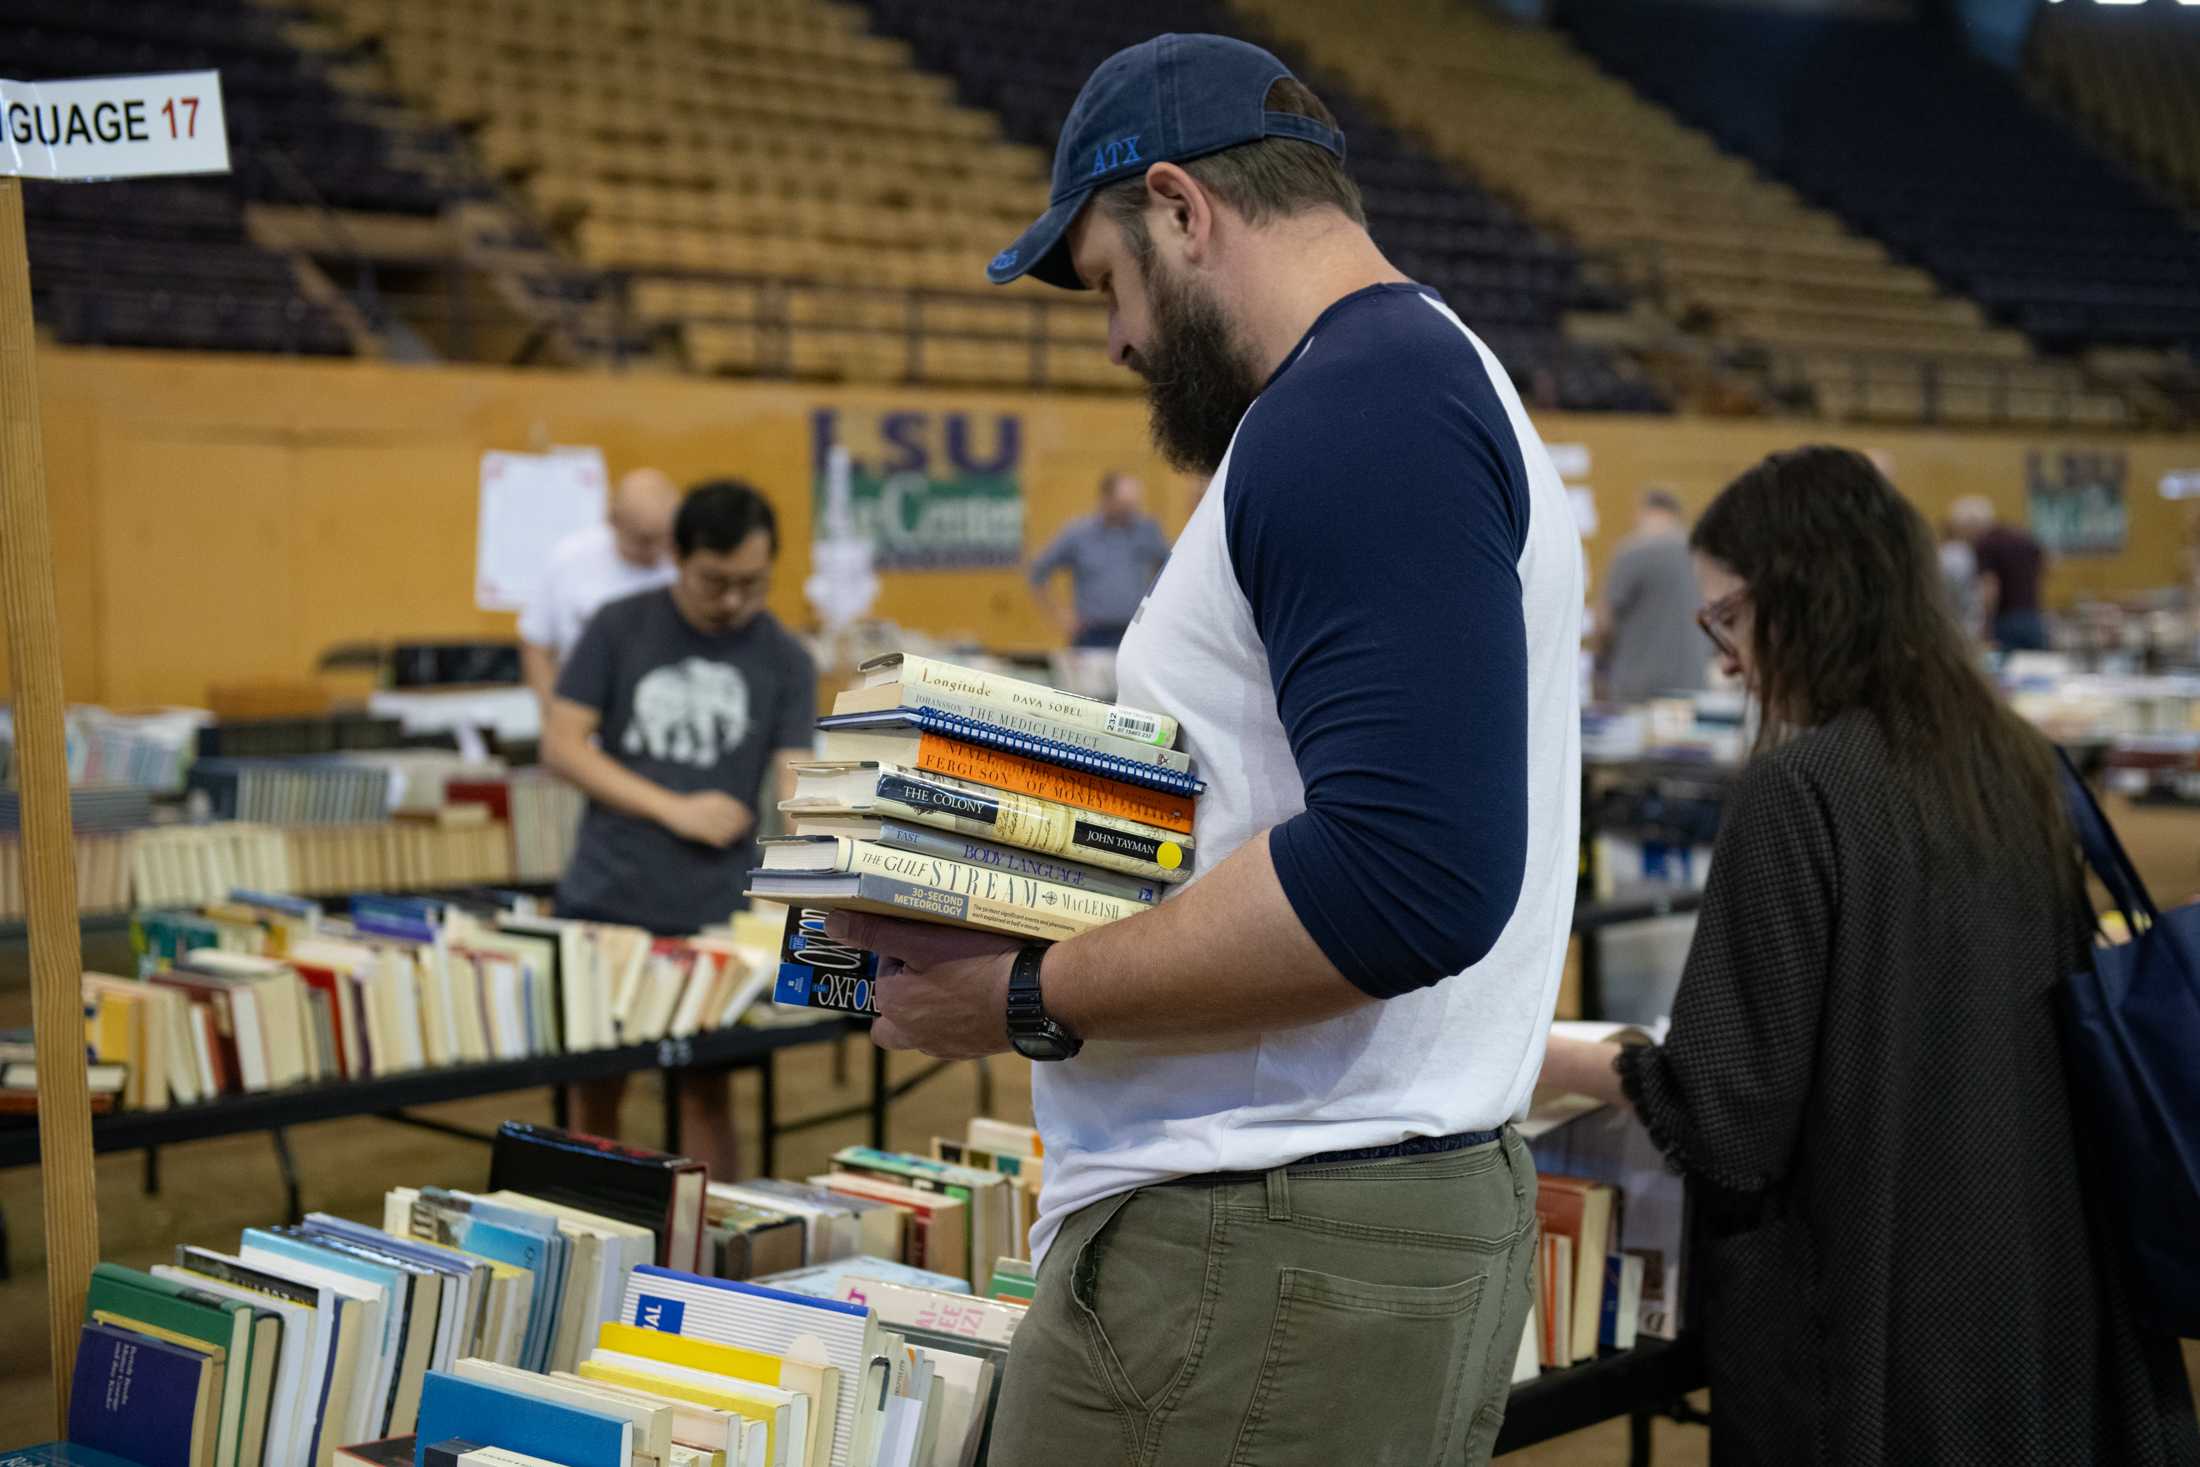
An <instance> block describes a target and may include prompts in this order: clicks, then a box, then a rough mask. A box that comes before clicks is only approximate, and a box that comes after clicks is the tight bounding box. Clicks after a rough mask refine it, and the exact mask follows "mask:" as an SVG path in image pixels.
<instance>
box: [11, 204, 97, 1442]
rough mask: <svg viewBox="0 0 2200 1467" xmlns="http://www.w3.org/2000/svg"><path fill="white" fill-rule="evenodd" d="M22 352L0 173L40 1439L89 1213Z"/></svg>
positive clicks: (55, 681)
mask: <svg viewBox="0 0 2200 1467" xmlns="http://www.w3.org/2000/svg"><path fill="white" fill-rule="evenodd" d="M36 349H37V337H36V334H35V333H34V332H33V330H32V327H31V276H30V260H29V257H28V256H27V255H26V253H25V251H24V245H23V185H22V184H21V182H20V181H18V180H16V179H13V178H0V435H4V436H0V606H4V607H5V609H6V613H7V622H8V661H9V671H10V675H11V677H12V679H13V688H14V694H13V701H14V705H15V761H16V782H17V784H18V785H19V786H20V787H21V790H22V799H23V859H22V869H23V899H24V905H23V910H24V914H25V916H26V917H27V918H28V926H29V929H30V953H31V1021H32V1023H33V1024H34V1025H35V1026H36V1028H37V1035H38V1040H37V1042H38V1154H39V1170H40V1173H41V1177H40V1182H41V1192H42V1196H43V1200H44V1203H45V1222H46V1310H47V1318H46V1332H47V1335H48V1337H49V1338H50V1339H51V1340H52V1342H53V1383H54V1435H55V1436H56V1437H65V1436H67V1435H68V1425H69V1422H68V1415H69V1379H70V1376H71V1374H72V1373H73V1372H74V1371H75V1368H76V1338H77V1330H78V1327H79V1325H80V1324H81V1323H82V1321H83V1318H84V1293H85V1290H86V1288H87V1287H88V1286H89V1284H90V1282H91V1274H92V1265H93V1264H94V1263H96V1262H97V1261H98V1259H99V1211H98V1200H97V1196H96V1194H95V1193H94V1191H93V1186H92V1112H91V1100H90V1096H89V1092H88V1090H87V1087H86V1083H85V1071H84V1006H83V981H82V979H83V973H84V966H83V952H82V950H81V948H80V946H79V943H78V933H77V911H76V838H75V835H74V833H73V831H72V829H71V827H70V822H69V764H68V752H67V746H66V743H65V741H64V737H63V734H62V724H61V711H62V700H61V636H60V630H59V627H58V624H57V622H56V620H55V617H54V603H53V532H52V529H51V527H50V526H49V524H48V523H47V517H46V456H45V450H44V448H43V446H42V445H41V443H40V439H39V421H38V363H37V357H36Z"/></svg>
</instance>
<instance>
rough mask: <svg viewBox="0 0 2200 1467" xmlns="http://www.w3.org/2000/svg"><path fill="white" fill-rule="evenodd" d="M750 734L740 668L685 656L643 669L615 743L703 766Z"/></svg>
mask: <svg viewBox="0 0 2200 1467" xmlns="http://www.w3.org/2000/svg"><path fill="white" fill-rule="evenodd" d="M748 735H749V684H748V679H746V678H744V677H743V676H742V675H741V669H739V668H738V667H734V666H732V665H730V664H728V663H724V662H712V661H710V660H709V659H708V658H703V657H689V658H684V659H682V660H681V661H679V662H673V663H667V664H666V665H665V666H663V667H659V668H656V669H653V670H652V671H650V672H648V673H646V674H644V675H643V677H642V680H641V681H640V682H638V683H636V684H635V685H634V709H633V712H632V713H630V714H629V715H628V717H627V721H626V735H625V737H624V738H622V739H621V740H620V746H621V747H622V748H623V749H624V750H625V751H626V752H627V753H629V754H636V755H646V756H647V757H649V758H651V759H662V760H665V761H667V762H669V763H674V764H692V765H694V766H695V767H696V768H698V769H708V768H710V767H711V766H712V765H713V764H716V763H717V762H718V760H719V758H720V757H721V756H722V755H724V754H726V753H729V752H731V751H732V750H734V749H736V748H739V747H740V745H741V743H742V741H743V740H744V739H746V738H747V737H748Z"/></svg>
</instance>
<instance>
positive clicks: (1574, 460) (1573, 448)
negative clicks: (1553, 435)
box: [1543, 443, 1589, 481]
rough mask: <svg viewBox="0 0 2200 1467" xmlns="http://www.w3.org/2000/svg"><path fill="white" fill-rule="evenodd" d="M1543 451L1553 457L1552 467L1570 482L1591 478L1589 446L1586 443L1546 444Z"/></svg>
mask: <svg viewBox="0 0 2200 1467" xmlns="http://www.w3.org/2000/svg"><path fill="white" fill-rule="evenodd" d="M1543 451H1544V452H1545V453H1548V454H1549V455H1550V456H1551V467H1552V468H1554V469H1556V470H1558V476H1559V477H1560V478H1561V479H1565V480H1568V481H1571V480H1574V479H1585V478H1587V477H1588V476H1589V445H1588V444H1586V443H1546V444H1544V445H1543Z"/></svg>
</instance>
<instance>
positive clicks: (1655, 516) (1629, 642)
mask: <svg viewBox="0 0 2200 1467" xmlns="http://www.w3.org/2000/svg"><path fill="white" fill-rule="evenodd" d="M1700 599H1701V598H1700V597H1699V595H1698V594H1697V590H1696V575H1695V570H1694V567H1693V566H1691V565H1690V563H1689V558H1688V526H1687V523H1686V522H1685V521H1684V520H1683V519H1682V518H1681V506H1680V501H1679V500H1677V499H1675V498H1674V497H1673V496H1672V494H1671V493H1669V492H1667V491H1666V490H1663V489H1652V490H1649V491H1648V492H1646V493H1645V494H1644V495H1643V496H1642V507H1641V509H1640V510H1639V511H1638V512H1637V514H1636V518H1635V532H1634V533H1633V534H1632V535H1630V536H1628V537H1627V539H1626V540H1625V541H1623V542H1622V543H1621V545H1620V548H1619V553H1618V554H1617V555H1615V556H1613V557H1612V565H1611V569H1610V570H1609V571H1607V572H1606V573H1605V579H1604V599H1603V604H1602V607H1601V608H1600V613H1599V615H1598V618H1597V625H1598V628H1599V637H1598V651H1597V691H1598V693H1599V695H1600V696H1602V697H1605V698H1608V699H1611V700H1612V701H1613V702H1616V703H1639V702H1641V701H1642V700H1643V699H1645V698H1652V697H1656V696H1657V695H1659V694H1661V693H1692V692H1695V691H1696V690H1697V689H1699V688H1701V687H1702V686H1703V685H1704V673H1705V671H1706V669H1707V668H1708V667H1709V665H1710V661H1711V650H1712V649H1711V642H1710V639H1709V638H1707V637H1705V636H1704V634H1703V629H1702V628H1701V627H1699V626H1697V625H1696V608H1697V603H1698V602H1699V600H1700Z"/></svg>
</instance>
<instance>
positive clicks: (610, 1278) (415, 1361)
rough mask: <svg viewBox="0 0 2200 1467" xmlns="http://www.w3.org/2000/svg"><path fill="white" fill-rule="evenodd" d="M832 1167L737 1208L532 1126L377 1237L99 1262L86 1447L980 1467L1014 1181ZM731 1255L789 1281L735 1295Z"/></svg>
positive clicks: (746, 1187) (324, 1230) (257, 1460)
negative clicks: (714, 1270) (923, 1256)
mask: <svg viewBox="0 0 2200 1467" xmlns="http://www.w3.org/2000/svg"><path fill="white" fill-rule="evenodd" d="M994 1127H999V1129H993V1128H994ZM1025 1129H1027V1128H1018V1127H1007V1126H1000V1125H999V1123H991V1122H989V1123H986V1129H984V1130H983V1131H982V1132H981V1134H982V1135H983V1136H984V1137H985V1138H986V1139H989V1140H995V1141H1003V1142H1006V1143H1008V1144H1009V1145H1020V1144H1021V1142H1022V1138H1021V1137H1020V1136H1019V1135H1018V1134H1017V1133H1018V1132H1020V1131H1022V1130H1025ZM1004 1154H1008V1153H1005V1152H1004ZM834 1166H835V1168H836V1170H835V1172H834V1173H832V1174H831V1175H830V1176H827V1177H823V1178H820V1179H819V1181H818V1182H817V1183H815V1184H798V1183H791V1182H772V1181H755V1182H748V1183H742V1184H738V1185H724V1184H714V1183H712V1182H711V1181H710V1179H709V1178H708V1176H707V1175H706V1174H705V1171H704V1169H703V1167H702V1166H701V1164H700V1163H697V1162H694V1161H691V1160H688V1159H686V1158H682V1157H676V1156H670V1155H666V1154H664V1153H660V1152H653V1151H648V1150H645V1149H641V1148H636V1147H628V1146H623V1145H620V1144H618V1143H615V1142H609V1141H602V1140H598V1139H596V1138H592V1137H587V1136H581V1135H577V1134H574V1133H570V1132H564V1131H559V1130H556V1129H554V1128H551V1127H546V1126H538V1125H532V1124H527V1123H522V1122H507V1123H506V1124H505V1125H504V1126H503V1127H502V1128H501V1129H500V1130H499V1132H498V1134H497V1137H496V1141H495V1145H494V1148H493V1150H492V1154H491V1162H490V1174H489V1178H488V1185H487V1186H486V1187H485V1188H483V1189H482V1190H481V1191H479V1192H469V1191H461V1190H455V1189H446V1188H440V1187H425V1186H424V1187H399V1188H394V1189H392V1190H391V1191H390V1192H389V1193H388V1194H387V1195H386V1196H385V1198H384V1202H383V1210H382V1216H381V1219H380V1224H381V1225H380V1226H379V1227H372V1226H368V1225H366V1224H364V1223H359V1222H352V1221H347V1220H345V1219H342V1218H338V1217H333V1216H330V1215H327V1214H322V1213H314V1214H311V1215H309V1216H308V1217H307V1218H306V1219H305V1220H304V1222H302V1223H300V1224H298V1225H296V1226H288V1227H269V1228H252V1229H247V1230H246V1231H245V1232H244V1234H243V1235H242V1237H241V1238H240V1239H239V1240H238V1243H237V1245H236V1246H235V1247H234V1248H233V1249H217V1248H212V1247H197V1246H191V1245H184V1246H180V1247H178V1248H177V1249H176V1251H175V1255H174V1259H173V1262H171V1263H167V1264H162V1265H160V1266H157V1267H154V1268H151V1269H149V1270H138V1269H132V1268H124V1267H120V1266H117V1265H115V1264H111V1263H103V1264H101V1265H100V1266H99V1268H98V1269H97V1271H96V1272H95V1274H94V1277H93V1280H92V1285H91V1291H90V1296H89V1299H88V1302H87V1307H86V1312H85V1318H84V1322H83V1326H82V1330H81V1333H80V1336H79V1345H78V1355H77V1369H76V1375H75V1382H74V1387H73V1390H72V1395H71V1403H70V1419H69V1430H70V1439H71V1442H72V1443H73V1444H74V1445H75V1446H76V1447H78V1448H89V1449H95V1450H102V1451H109V1452H113V1453H116V1454H117V1455H118V1456H121V1457H124V1458H126V1459H128V1460H129V1461H132V1462H137V1463H140V1464H144V1463H151V1462H157V1463H159V1464H160V1467H168V1464H175V1467H361V1464H374V1467H395V1464H397V1463H401V1462H423V1461H438V1462H439V1461H451V1462H459V1461H471V1462H477V1463H482V1464H494V1467H513V1464H514V1463H519V1464H521V1467H525V1464H526V1463H528V1462H536V1461H539V1462H543V1463H548V1464H552V1467H559V1464H562V1467H676V1464H677V1467H729V1464H730V1467H782V1464H784V1467H972V1464H974V1463H976V1462H978V1461H980V1460H982V1457H983V1452H984V1450H985V1447H986V1439H987V1434H988V1432H989V1430H990V1425H991V1421H992V1416H993V1410H994V1405H995V1401H996V1398H997V1394H998V1391H999V1386H1000V1379H1001V1371H1002V1367H1003V1365H1004V1363H1005V1360H1006V1355H1007V1350H1008V1346H1009V1342H1010V1340H1011V1338H1012V1337H1013V1335H1014V1332H1015V1329H1016V1326H1017V1323H1018V1322H1019V1320H1020V1319H1021V1318H1022V1315H1023V1308H1024V1306H1023V1304H1022V1302H1020V1301H1013V1302H1011V1301H1002V1300H996V1299H991V1298H987V1297H984V1296H982V1295H981V1294H980V1293H978V1292H974V1291H973V1290H972V1286H971V1283H972V1279H973V1278H975V1277H977V1276H978V1275H979V1274H980V1273H983V1274H984V1275H985V1276H986V1278H987V1280H988V1282H989V1283H991V1282H995V1281H998V1280H1001V1279H1006V1280H1007V1281H1009V1282H1010V1283H1011V1284H1012V1285H1013V1283H1014V1282H1015V1281H1016V1280H1017V1279H1019V1278H1028V1273H1029V1265H1028V1262H1022V1263H1019V1259H1020V1257H1021V1253H1022V1238H1021V1235H1020V1234H1019V1235H1018V1236H1017V1237H1016V1238H1013V1239H1011V1238H1006V1237H1001V1236H999V1235H998V1234H995V1233H992V1232H990V1231H988V1230H989V1229H992V1228H995V1227H996V1226H998V1225H1000V1222H1001V1218H1002V1216H1003V1215H1004V1214H1003V1213H1002V1212H1001V1211H1000V1210H999V1204H1000V1201H1001V1198H1000V1197H999V1196H998V1195H997V1193H996V1189H999V1188H1002V1187H1006V1186H1013V1185H1014V1184H1013V1181H1012V1180H1011V1179H1010V1177H1009V1176H1008V1174H1007V1173H1005V1172H1000V1171H990V1172H987V1171H981V1170H980V1169H976V1168H971V1169H967V1171H968V1172H971V1173H975V1175H970V1174H965V1173H966V1169H963V1168H958V1167H954V1166H951V1165H948V1164H944V1163H940V1162H937V1161H934V1160H931V1159H929V1158H919V1157H913V1156H907V1155H902V1154H896V1153H887V1152H876V1151H871V1150H869V1149H867V1148H860V1147H851V1148H848V1149H846V1150H844V1151H842V1152H841V1153H839V1154H838V1155H837V1156H836V1157H835V1158H834ZM887 1178H893V1179H896V1180H893V1181H887V1180H884V1179H887ZM886 1189H895V1190H899V1191H905V1192H907V1193H908V1194H909V1195H907V1196H900V1197H895V1198H893V1199H891V1200H886V1199H884V1198H883V1197H882V1196H881V1195H880V1194H881V1193H882V1192H883V1191H885V1190H886ZM735 1239H738V1240H742V1246H743V1247H750V1252H749V1253H747V1254H746V1255H745V1256H747V1257H750V1258H762V1257H764V1256H766V1254H767V1253H768V1254H769V1255H770V1256H772V1257H774V1258H776V1259H778V1260H780V1261H786V1262H789V1263H790V1264H791V1266H790V1267H787V1268H785V1269H781V1270H776V1271H773V1272H770V1273H767V1274H765V1275H764V1276H761V1277H758V1278H755V1279H753V1280H742V1279H729V1278H721V1277H717V1276H714V1275H713V1274H711V1273H710V1272H709V1271H708V1268H707V1265H708V1264H709V1262H710V1260H711V1258H712V1256H713V1254H714V1253H722V1252H723V1251H724V1248H725V1245H726V1244H727V1243H728V1242H729V1241H732V1240H735ZM918 1239H922V1243H921V1246H925V1247H928V1248H931V1249H935V1250H938V1251H942V1252H945V1251H951V1250H950V1244H951V1243H952V1244H953V1246H956V1247H968V1246H969V1245H970V1243H971V1240H973V1239H981V1240H983V1241H982V1242H980V1243H979V1244H978V1246H980V1247H981V1248H988V1249H990V1248H992V1247H996V1246H998V1247H1013V1248H1014V1249H1015V1250H1016V1253H1015V1256H1010V1255H1005V1254H1004V1255H1003V1256H1002V1257H999V1258H997V1259H993V1260H991V1261H990V1262H987V1263H985V1264H984V1265H983V1266H982V1267H978V1266H972V1267H968V1268H964V1267H958V1268H956V1269H955V1270H953V1271H952V1272H946V1273H943V1272H939V1271H936V1270H933V1269H928V1268H925V1267H922V1266H919V1265H916V1264H913V1263H911V1262H909V1261H908V1260H907V1259H906V1258H905V1257H904V1256H903V1250H904V1248H905V1247H906V1246H909V1245H910V1244H911V1243H912V1242H913V1241H914V1240H918ZM751 1245H753V1247H751ZM874 1248H876V1249H879V1250H883V1251H880V1252H872V1251H869V1250H872V1249H874ZM980 1256H982V1255H980ZM477 1452H478V1453H481V1454H482V1455H478V1456H469V1455H468V1454H470V1453H477ZM38 1460H45V1461H49V1462H63V1461H68V1460H71V1459H70V1458H69V1457H68V1456H67V1455H65V1454H49V1455H48V1456H47V1457H45V1458H43V1459H38ZM76 1460H79V1461H89V1460H92V1459H88V1458H81V1457H80V1458H77V1459H76Z"/></svg>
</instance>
